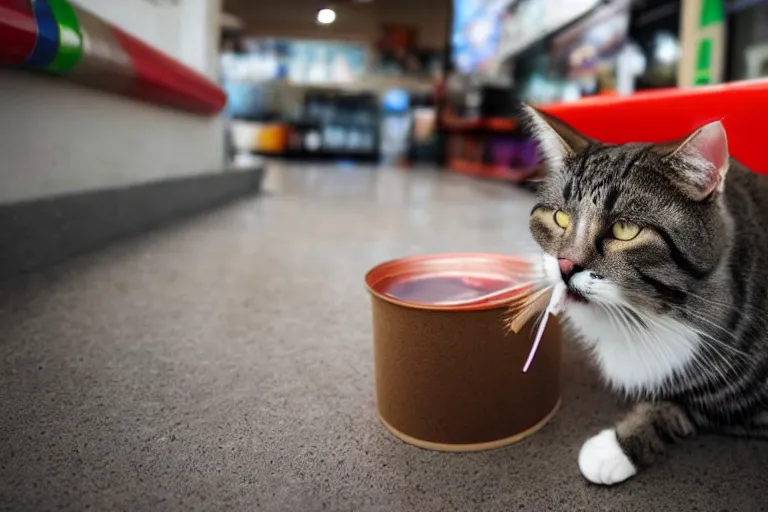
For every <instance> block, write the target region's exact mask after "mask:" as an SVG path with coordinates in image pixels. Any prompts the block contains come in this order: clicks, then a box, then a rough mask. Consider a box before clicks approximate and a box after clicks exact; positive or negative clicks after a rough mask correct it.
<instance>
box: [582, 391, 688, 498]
mask: <svg viewBox="0 0 768 512" xmlns="http://www.w3.org/2000/svg"><path fill="white" fill-rule="evenodd" d="M695 433H696V427H695V425H694V423H693V421H692V420H691V418H690V417H689V416H688V414H687V413H686V412H685V410H683V409H682V408H681V407H679V406H677V405H674V404H671V403H668V402H661V403H647V402H645V403H641V404H638V405H637V406H635V408H634V409H632V411H631V412H630V413H629V414H628V415H627V416H625V417H624V418H623V419H622V420H621V421H619V422H618V423H617V424H616V426H615V427H614V428H609V429H605V430H603V431H602V432H600V433H599V434H597V435H596V436H594V437H591V438H589V439H587V441H586V442H585V443H584V445H583V446H582V447H581V451H580V452H579V469H580V470H581V474H582V475H584V477H585V478H586V479H587V480H589V481H590V482H592V483H596V484H603V485H612V484H617V483H619V482H623V481H624V480H626V479H628V478H630V477H632V476H634V475H635V474H636V473H637V471H638V469H640V468H642V467H643V466H647V465H650V464H652V463H653V462H654V461H655V460H656V458H657V457H658V456H659V455H660V454H662V453H663V452H664V445H665V444H666V443H671V442H674V441H675V440H677V439H682V438H686V437H690V436H693V435H694V434H695Z"/></svg>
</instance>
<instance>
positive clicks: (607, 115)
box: [540, 80, 768, 174]
mask: <svg viewBox="0 0 768 512" xmlns="http://www.w3.org/2000/svg"><path fill="white" fill-rule="evenodd" d="M540 108H541V110H543V111H545V112H547V113H549V114H552V115H554V116H557V117H559V118H560V119H562V120H563V121H565V122H567V123H569V124H571V125H573V127H574V128H576V129H578V130H580V131H582V132H583V133H585V134H586V135H589V136H590V137H594V138H596V139H598V140H601V141H603V142H611V143H616V144H622V143H627V142H665V141H669V140H674V139H677V138H681V137H684V136H686V135H688V134H690V133H691V132H693V131H694V130H696V129H697V128H700V127H701V126H703V125H705V124H707V123H709V122H712V121H722V122H723V124H724V125H725V129H726V131H727V132H728V146H729V149H730V152H731V155H732V156H734V157H735V158H736V159H738V160H739V161H740V162H742V163H743V164H744V165H746V166H747V167H749V168H750V169H752V170H753V171H755V172H758V173H761V174H768V151H766V150H765V141H764V139H765V126H764V125H763V123H765V120H766V119H768V80H750V81H743V82H734V83H729V84H725V85H717V86H706V87H696V88H689V89H665V90H660V91H648V92H641V93H637V94H633V95H631V96H601V97H594V98H586V99H583V100H580V101H577V102H574V103H560V104H553V105H544V106H541V107H540Z"/></svg>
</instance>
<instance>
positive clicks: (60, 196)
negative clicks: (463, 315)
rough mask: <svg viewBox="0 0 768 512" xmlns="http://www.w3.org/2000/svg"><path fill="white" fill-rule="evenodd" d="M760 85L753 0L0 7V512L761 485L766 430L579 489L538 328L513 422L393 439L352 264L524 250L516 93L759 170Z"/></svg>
mask: <svg viewBox="0 0 768 512" xmlns="http://www.w3.org/2000/svg"><path fill="white" fill-rule="evenodd" d="M766 78H768V1H766V0H762V1H761V0H682V1H670V0H270V1H268V0H0V107H1V109H0V110H1V111H2V114H0V134H1V135H0V403H2V407H0V409H2V414H1V415H0V418H1V419H0V441H2V442H0V509H1V510H41V511H42V510H77V511H81V510H136V511H142V510H152V511H155V510H189V511H192V510H201V511H210V510H257V511H296V512H314V511H320V510H332V511H356V512H367V511H372V512H373V511H411V510H413V511H419V512H431V511H434V512H438V511H439V512H442V511H453V510H477V511H480V510H483V511H485V510H489V511H510V510H528V511H543V510H586V511H597V510H611V511H630V510H659V511H661V510H674V511H686V510H702V511H716V510H765V506H766V503H767V501H766V496H768V488H766V485H768V478H766V477H765V475H766V468H768V462H767V461H768V451H766V450H767V449H768V445H766V444H765V443H764V444H757V443H755V442H746V441H741V442H740V441H736V440H727V439H713V438H710V437H705V438H702V439H701V440H697V441H695V442H692V443H690V444H686V445H684V446H685V447H682V448H679V450H678V451H676V452H675V453H676V454H679V455H680V456H679V457H675V458H671V459H669V460H668V461H667V462H664V463H661V464H659V465H658V466H655V467H654V469H653V470H649V471H648V472H647V473H643V475H642V477H637V479H635V480H632V481H631V482H629V483H627V484H622V485H621V486H617V487H615V488H611V489H603V488H598V487H596V486H592V485H589V484H588V483H587V482H586V481H585V480H584V479H583V478H581V476H580V474H579V470H578V467H577V464H576V458H577V453H578V447H579V446H580V444H581V443H582V442H583V440H584V439H585V438H586V436H587V435H588V434H592V433H596V432H598V430H597V429H598V428H604V427H605V426H606V425H609V424H610V422H612V421H614V420H615V419H616V418H617V417H618V414H619V411H620V410H622V408H623V406H624V404H623V403H620V401H618V400H616V399H615V398H614V397H612V396H611V395H609V394H608V393H606V391H605V388H604V386H603V385H602V384H601V382H600V380H599V378H598V376H597V374H596V372H595V371H594V367H593V365H591V363H590V361H589V357H588V356H587V355H585V354H584V353H583V352H582V351H580V350H577V348H576V347H575V346H573V345H571V344H567V343H566V344H565V345H564V348H563V364H562V382H563V386H562V388H563V396H562V402H563V407H562V409H561V410H560V412H558V414H557V415H555V416H554V418H553V419H552V420H551V422H550V423H549V424H548V425H547V426H546V427H545V428H543V429H542V430H541V431H540V432H539V433H537V434H536V435H535V436H532V437H531V438H530V439H529V440H526V441H525V442H524V443H520V444H519V445H514V446H511V447H507V448H504V449H499V450H491V451H487V452H478V453H470V454H453V453H450V454H446V453H439V452H432V451H426V450H421V449H417V448H413V447H410V446H408V445H406V444H403V443H401V442H399V441H398V440H396V439H395V438H394V437H392V436H391V435H389V433H388V432H387V431H386V430H385V429H384V427H382V425H381V424H380V423H379V421H378V418H377V415H376V407H375V398H374V379H375V369H374V364H373V360H374V354H373V346H372V341H371V340H372V326H371V319H370V315H371V309H370V302H369V296H368V294H367V293H366V290H365V286H364V276H365V274H366V272H368V271H369V270H370V269H371V268H373V267H374V266H375V265H378V264H380V263H381V262H383V261H387V260H391V259H395V258H401V257H404V256H409V255H419V254H426V253H437V252H452V253H453V252H485V253H495V254H521V253H523V252H528V253H530V251H532V250H536V248H535V246H534V243H533V240H532V239H531V237H530V235H529V231H528V215H529V213H530V211H531V208H532V206H533V205H534V203H535V201H536V199H535V195H534V192H535V190H536V186H537V183H540V181H541V179H542V178H544V177H545V175H546V169H545V168H544V167H543V166H542V164H541V161H540V160H541V158H540V156H541V155H540V154H539V149H538V148H537V146H536V144H535V143H534V142H533V141H532V139H531V138H530V137H529V136H528V134H527V133H526V132H525V130H524V129H523V127H522V126H521V125H520V122H519V121H520V120H519V118H518V114H519V108H520V105H521V102H529V103H532V104H534V105H536V106H539V107H540V108H542V109H545V110H547V111H549V112H552V113H556V114H557V115H559V116H560V115H562V118H563V119H565V120H567V121H568V122H572V123H573V124H574V126H576V127H577V128H579V129H581V130H583V131H585V133H587V134H588V135H591V136H594V137H596V138H604V140H607V141H608V142H628V141H630V140H632V141H656V140H671V139H672V138H676V137H680V136H684V135H686V134H687V133H690V131H691V129H693V128H697V127H698V126H700V125H701V124H703V123H705V122H709V121H712V120H719V119H723V120H724V121H723V122H724V124H725V126H726V129H727V131H728V135H729V148H730V149H731V153H732V154H733V155H735V156H737V157H738V158H739V159H741V160H742V161H744V163H746V164H748V165H749V166H750V167H751V168H752V169H753V170H755V171H757V172H763V173H768V152H766V151H764V150H763V146H764V142H763V140H762V138H763V136H762V134H763V130H762V129H761V128H760V127H759V125H757V123H760V122H762V120H763V119H765V118H766V117H767V116H768V101H766V98H768V81H766V80H765V79H766ZM473 342H475V340H473ZM477 343H478V347H482V344H481V343H480V341H477ZM478 350H482V349H481V348H478ZM459 366H460V364H459ZM510 371H516V370H513V369H510Z"/></svg>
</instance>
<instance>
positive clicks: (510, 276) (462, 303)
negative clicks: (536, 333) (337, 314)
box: [365, 253, 532, 311]
mask: <svg viewBox="0 0 768 512" xmlns="http://www.w3.org/2000/svg"><path fill="white" fill-rule="evenodd" d="M531 273H532V268H531V264H530V262H529V261H528V260H526V259H523V258H520V257H515V256H509V255H503V254H486V253H447V254H425V255H421V256H410V257H407V258H401V259H397V260H392V261H388V262H386V263H382V264H381V265H378V266H377V267H374V268H373V269H372V270H371V271H370V272H368V274H367V275H366V276H365V283H366V285H367V287H368V291H370V292H371V294H373V295H374V296H376V297H378V298H380V299H383V300H386V301H388V302H391V303H394V304H399V305H401V306H405V307H410V308H416V309H432V310H453V311H472V310H480V309H492V308H495V307H499V306H502V305H504V304H506V303H508V302H510V300H511V299H513V298H515V297H519V296H520V295H522V294H524V293H527V292H529V291H530V289H531V287H532V285H531Z"/></svg>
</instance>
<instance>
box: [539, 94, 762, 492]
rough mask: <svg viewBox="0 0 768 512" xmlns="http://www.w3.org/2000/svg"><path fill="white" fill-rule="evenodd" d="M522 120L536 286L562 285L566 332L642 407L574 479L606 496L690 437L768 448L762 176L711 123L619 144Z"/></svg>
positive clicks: (599, 444) (545, 120)
mask: <svg viewBox="0 0 768 512" xmlns="http://www.w3.org/2000/svg"><path fill="white" fill-rule="evenodd" d="M524 110H525V117H526V118H527V120H528V121H529V125H530V126H531V128H532V131H533V133H534V135H535V137H536V139H537V140H538V142H539V146H540V148H541V149H542V152H543V154H544V157H545V160H546V163H547V167H548V174H547V177H546V179H545V180H544V182H543V183H542V184H541V185H540V188H539V191H538V196H539V202H538V204H537V205H536V206H535V207H534V208H533V211H532V212H531V218H530V229H531V232H532V234H533V237H534V239H535V240H536V242H538V244H539V245H540V246H541V248H542V249H543V252H544V255H543V257H542V259H541V268H540V271H541V273H542V275H543V276H544V283H546V284H554V283H556V282H559V281H561V280H562V281H563V282H565V284H566V285H567V299H566V304H565V310H564V312H563V314H562V317H563V318H564V321H565V325H566V326H570V328H571V329H572V330H573V331H574V332H575V334H576V335H577V337H578V338H579V339H580V340H581V342H582V343H583V344H584V345H585V346H586V347H587V348H588V349H589V350H590V352H591V353H592V354H593V355H594V360H595V362H596V364H597V366H598V367H599V370H600V373H601V374H602V376H603V378H604V380H605V381H606V382H607V384H608V385H609V386H610V387H611V388H613V389H614V390H615V391H617V392H620V393H623V394H625V395H627V396H629V397H632V398H635V399H637V400H638V404H637V405H636V406H635V407H634V409H633V410H632V411H631V412H630V413H629V414H628V415H627V416H626V417H624V418H623V419H621V420H620V421H618V423H616V424H615V425H614V426H613V427H612V428H607V429H605V430H603V431H602V432H600V433H599V434H597V435H595V436H594V437H591V438H590V439H588V440H587V441H586V442H585V443H584V444H583V446H582V447H581V451H580V452H579V459H578V464H579V469H580V470H581V473H582V474H583V475H584V476H585V477H586V478H587V479H588V480H590V481H591V482H594V483H598V484H605V485H611V484H616V483H618V482H621V481H623V480H626V479H627V478H630V477H632V476H633V475H635V474H636V473H637V471H638V470H639V469H641V468H643V467H645V466H647V465H649V464H651V463H652V462H653V461H654V459H656V458H657V457H658V456H659V455H660V454H661V453H662V452H663V451H664V446H665V444H666V443H669V442H672V441H676V440H679V439H682V438H687V437H690V436H693V435H695V434H696V433H697V432H718V433H726V434H735V435H745V436H755V437H768V204H766V203H768V178H763V177H762V176H759V175H757V174H754V173H752V172H750V171H749V170H748V169H746V168H745V167H744V166H742V165H741V164H739V163H738V162H737V161H736V160H734V159H732V158H730V157H729V154H728V142H727V138H726V133H725V130H724V128H723V126H722V124H721V123H720V122H713V123H710V124H707V125H705V126H703V127H702V128H700V129H699V130H697V131H695V132H694V133H693V134H691V135H690V136H688V137H687V138H685V139H683V140H679V141H675V142H669V143H664V144H625V145H613V144H602V143H600V142H597V141H595V140H592V139H590V138H588V137H586V136H584V135H582V134H580V133H579V132H577V131H576V130H575V129H574V128H572V127H570V126H568V125H567V124H566V123H564V122H562V121H561V120H559V119H556V118H554V117H552V116H550V115H547V114H545V113H543V112H540V111H537V110H535V109H533V108H531V107H527V106H526V107H525V108H524Z"/></svg>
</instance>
